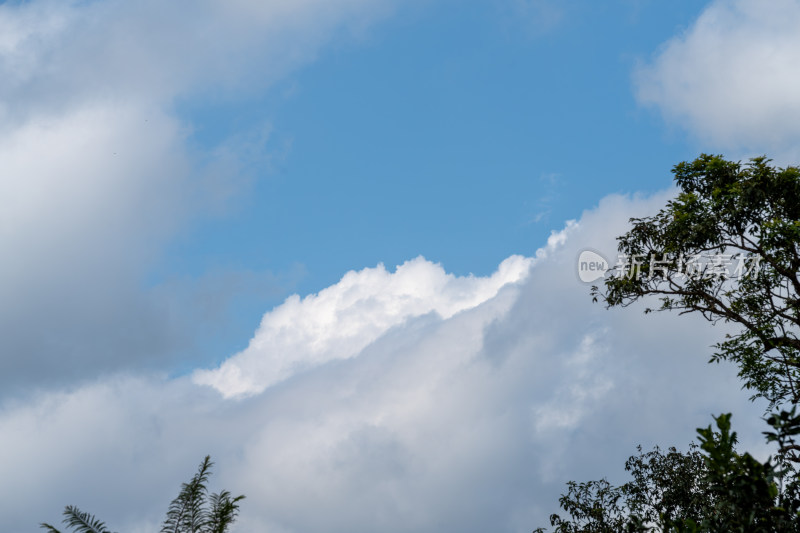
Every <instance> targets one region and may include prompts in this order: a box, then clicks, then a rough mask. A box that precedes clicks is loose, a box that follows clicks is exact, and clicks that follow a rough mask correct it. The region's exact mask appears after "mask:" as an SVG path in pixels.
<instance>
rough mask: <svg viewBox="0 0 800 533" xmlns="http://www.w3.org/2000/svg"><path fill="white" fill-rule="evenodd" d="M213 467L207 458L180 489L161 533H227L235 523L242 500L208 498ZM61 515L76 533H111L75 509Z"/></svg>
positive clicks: (217, 495)
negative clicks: (209, 480) (208, 485)
mask: <svg viewBox="0 0 800 533" xmlns="http://www.w3.org/2000/svg"><path fill="white" fill-rule="evenodd" d="M213 465H214V463H212V462H211V457H209V456H206V458H205V459H203V462H202V463H200V467H199V468H198V470H197V473H196V474H195V475H194V476H193V477H192V479H191V480H189V482H188V483H184V484H183V485H181V491H180V493H179V494H178V496H177V497H176V498H175V499H174V500H172V503H170V505H169V510H168V511H167V517H166V519H165V520H164V523H163V525H162V527H161V533H226V532H227V531H228V529H229V528H230V526H231V525H232V524H233V523H234V522H235V521H236V517H237V516H238V514H239V502H240V501H241V500H243V499H244V496H236V497H233V496H231V493H230V492H228V491H227V490H223V491H220V492H218V493H215V494H211V495H209V494H208V489H207V488H206V484H207V483H208V477H209V476H210V475H211V467H212V466H213ZM63 514H64V520H63V523H64V524H66V526H67V527H70V528H72V529H73V531H75V532H76V533H111V531H110V530H109V529H108V528H107V527H106V526H105V524H104V523H103V522H100V521H99V520H98V519H97V518H95V517H94V516H93V515H90V514H89V513H85V512H82V511H81V510H80V509H78V508H77V507H74V506H71V505H68V506H67V507H66V508H65V509H64V513H63ZM40 526H41V527H42V528H43V529H46V530H47V531H49V532H50V533H60V531H59V530H58V529H56V528H55V527H53V526H52V525H50V524H46V523H43V524H40Z"/></svg>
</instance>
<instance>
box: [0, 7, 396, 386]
mask: <svg viewBox="0 0 800 533" xmlns="http://www.w3.org/2000/svg"><path fill="white" fill-rule="evenodd" d="M389 9H390V6H388V5H386V4H381V5H378V4H377V3H373V2H367V1H360V0H341V1H313V0H302V1H292V2H267V3H264V2H252V1H247V0H234V1H229V0H226V1H225V2H221V1H215V0H202V1H199V2H158V1H154V0H144V1H141V2H135V3H130V2H123V1H119V0H109V1H104V2H83V1H69V2H61V1H51V0H39V1H35V2H6V3H3V4H2V5H0V80H2V83H0V161H2V180H0V255H2V257H3V261H2V262H0V298H2V301H4V302H14V305H13V306H11V305H6V306H4V307H3V309H2V310H0V352H2V353H3V354H4V355H5V356H4V357H3V358H2V359H1V360H0V386H1V387H2V389H3V390H4V393H6V394H7V393H9V392H10V391H12V390H17V389H19V390H25V389H26V388H27V387H29V386H30V385H31V384H34V383H35V384H36V385H37V386H48V385H52V384H63V383H70V382H75V380H80V379H86V378H87V377H89V378H91V377H93V376H96V375H99V374H103V373H106V372H110V371H115V370H118V369H120V368H123V367H127V368H139V369H142V368H164V367H168V366H169V365H170V364H172V363H174V360H173V359H170V357H171V355H170V354H172V353H173V352H174V351H175V350H177V349H178V348H179V347H181V346H186V343H187V336H188V332H187V330H186V327H185V326H186V325H185V324H183V323H182V321H183V318H181V316H178V315H180V313H177V314H176V313H175V312H174V309H173V307H174V306H175V302H174V301H173V299H172V298H171V297H170V296H169V295H165V294H164V291H163V290H161V291H147V290H142V286H143V285H146V282H145V278H146V276H147V274H148V273H149V272H150V269H151V268H152V267H153V265H154V264H155V262H156V261H157V260H158V258H159V257H160V254H161V253H162V252H163V250H164V248H165V246H166V245H167V244H168V243H169V242H170V241H171V240H172V239H173V238H174V237H175V236H176V234H178V232H180V231H181V230H182V229H183V228H185V227H186V226H187V224H188V223H189V222H191V221H194V220H196V219H197V218H198V217H205V216H209V215H210V214H212V213H214V212H217V211H219V208H220V205H219V204H220V202H221V200H220V198H226V197H229V196H231V193H232V194H234V195H235V194H236V193H237V192H238V191H242V190H243V189H244V188H245V187H246V179H245V178H246V176H245V175H244V173H243V171H242V167H243V166H246V164H247V161H248V158H249V157H263V155H264V154H263V152H264V150H265V148H264V146H263V145H259V146H256V147H255V151H256V152H257V153H253V146H252V144H251V143H250V141H249V140H248V139H232V140H229V141H227V142H224V143H223V146H221V147H220V149H219V150H217V151H213V150H212V151H211V152H210V155H209V153H206V154H198V153H197V152H196V151H195V149H194V148H192V143H191V133H192V125H191V124H190V123H188V122H186V120H185V119H183V118H182V117H181V116H180V115H179V114H178V112H177V111H176V109H177V108H178V106H177V103H178V102H181V101H187V100H191V99H192V98H195V97H198V95H202V94H208V93H213V94H215V95H216V97H217V98H221V99H224V98H226V97H232V96H233V95H239V96H241V95H242V94H247V93H248V92H250V93H253V94H257V93H258V92H259V91H262V90H264V89H265V88H267V87H269V85H270V84H271V83H272V82H274V81H275V80H277V79H279V78H280V77H281V76H284V75H285V74H286V73H287V72H289V71H290V70H292V69H294V68H297V67H298V66H300V65H302V64H304V63H306V62H308V61H311V60H313V58H314V56H315V54H316V53H317V52H318V50H319V48H320V47H321V46H324V45H325V44H326V43H328V42H330V41H331V40H333V39H336V38H338V36H340V35H345V34H348V35H349V34H354V33H358V32H361V31H363V28H365V27H366V26H367V25H368V24H369V23H370V22H372V21H374V20H377V19H379V18H380V17H382V16H383V15H384V14H386V13H387V12H388V10H389ZM183 311H184V312H185V313H188V312H189V311H188V310H186V309H184V310H183Z"/></svg>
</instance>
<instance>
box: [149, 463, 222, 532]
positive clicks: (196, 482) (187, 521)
mask: <svg viewBox="0 0 800 533" xmlns="http://www.w3.org/2000/svg"><path fill="white" fill-rule="evenodd" d="M212 466H214V463H213V462H211V456H209V455H206V458H205V459H203V462H202V463H200V467H199V468H198V469H197V473H196V474H195V475H194V477H193V478H192V479H191V480H190V481H189V482H188V483H184V484H182V485H181V492H180V493H179V494H178V496H177V497H176V498H175V499H174V500H172V503H170V505H169V510H168V511H167V517H166V519H165V520H164V524H163V525H162V526H161V533H199V532H200V531H201V528H202V527H203V523H204V516H203V506H204V505H205V500H206V495H207V494H208V489H207V488H206V483H207V482H208V476H209V475H210V474H211V467H212Z"/></svg>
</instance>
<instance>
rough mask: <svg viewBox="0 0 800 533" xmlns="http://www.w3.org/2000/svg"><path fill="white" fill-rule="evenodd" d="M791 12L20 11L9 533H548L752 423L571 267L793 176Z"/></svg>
mask: <svg viewBox="0 0 800 533" xmlns="http://www.w3.org/2000/svg"><path fill="white" fill-rule="evenodd" d="M799 24H800V2H796V1H788V0H776V1H774V2H769V3H764V2H756V1H754V0H750V1H746V0H731V1H721V0H717V1H712V2H707V3H701V2H689V1H674V2H669V3H665V2H656V1H652V0H651V1H647V0H619V1H614V2H602V3H601V2H591V1H588V0H586V1H580V0H564V1H560V2H556V1H555V0H495V1H489V0H474V1H473V0H468V1H460V2H456V1H454V0H407V1H405V2H399V1H391V0H386V1H371V0H292V1H286V0H271V1H261V2H256V1H254V0H225V1H220V0H198V1H194V2H183V1H175V2H158V1H156V0H142V1H140V2H135V3H132V2H123V1H121V0H89V1H83V0H82V1H77V0H75V1H63V0H62V1H55V0H28V1H6V2H0V250H1V251H2V253H1V254H0V257H1V258H2V262H0V301H2V303H3V305H2V306H0V480H2V481H0V516H3V517H4V526H3V527H4V531H10V532H23V531H31V530H34V529H36V528H37V525H38V524H39V522H42V521H47V522H50V523H57V522H59V520H60V513H61V510H62V509H63V507H64V506H65V505H77V506H78V507H80V508H81V509H83V510H86V511H89V512H91V513H93V514H96V515H97V516H98V517H99V518H101V519H102V520H104V521H105V522H106V523H107V524H108V525H109V526H110V527H111V528H112V529H113V530H119V531H127V532H131V533H139V532H141V533H144V532H145V531H155V530H158V528H159V524H160V522H161V520H162V519H163V516H164V512H165V511H166V508H167V505H168V503H169V501H170V500H171V499H172V498H173V497H174V496H175V495H176V494H177V491H178V489H179V486H180V483H181V482H183V481H186V480H187V479H188V478H189V477H190V476H191V474H192V473H193V472H194V471H195V469H196V467H197V465H198V464H199V463H200V461H201V460H202V458H203V457H204V456H205V455H207V454H210V455H211V456H212V459H213V460H214V461H215V463H216V465H215V471H214V476H213V478H212V489H214V490H218V489H219V488H226V489H229V490H231V491H232V492H233V493H235V494H240V493H244V494H245V495H246V496H247V499H246V500H244V501H243V502H242V508H241V516H240V519H239V521H238V522H237V525H236V527H235V528H234V531H238V532H244V531H264V532H276V533H299V532H311V531H319V532H345V531H347V532H350V533H353V532H373V531H386V532H394V531H396V532H401V531H415V532H428V531H430V532H432V531H442V530H444V531H451V530H452V531H468V532H469V531H475V532H483V531H498V532H522V531H530V530H532V529H533V528H535V527H537V526H544V525H547V517H548V516H549V515H550V514H551V513H552V512H554V511H556V510H557V507H558V496H559V494H560V493H561V492H562V491H563V490H564V484H565V483H566V481H568V480H571V479H575V480H586V479H594V478H599V477H604V476H605V477H608V478H609V479H610V480H612V481H621V480H622V479H624V471H623V465H624V461H625V459H626V458H627V457H628V456H629V455H631V454H633V453H634V452H635V447H636V445H637V444H642V445H643V446H644V447H645V448H648V447H650V446H653V445H655V444H659V445H661V446H669V445H676V446H678V447H683V448H684V449H685V447H686V446H687V445H688V443H689V442H690V441H691V439H692V438H693V436H694V431H695V428H697V427H699V426H706V425H708V424H709V423H710V422H711V415H712V414H716V413H721V412H733V413H734V426H735V428H736V429H738V430H739V432H740V436H741V438H742V443H743V445H744V446H746V447H748V449H752V450H754V451H755V452H756V453H759V452H762V453H766V452H765V451H764V450H763V447H762V448H759V447H760V446H762V444H761V435H760V431H761V430H762V429H763V428H762V425H763V423H762V422H761V421H760V420H759V416H760V415H761V414H762V412H763V408H764V406H763V405H761V404H754V403H750V402H748V394H747V392H746V391H742V390H740V383H739V381H738V380H737V379H736V369H735V368H732V367H730V366H728V365H724V364H723V365H713V366H711V365H708V364H707V360H708V357H709V355H710V353H711V349H710V346H711V345H712V344H713V343H714V342H716V341H718V340H719V339H720V338H721V337H722V335H723V333H724V329H723V327H722V326H717V327H711V326H710V325H709V324H706V323H704V322H702V321H700V320H699V318H698V317H689V316H682V317H679V316H674V315H663V314H656V315H655V316H653V315H647V316H644V315H643V313H641V311H642V309H643V308H642V307H636V306H634V307H632V308H628V309H614V310H605V309H604V308H603V307H602V306H601V305H599V304H594V303H592V301H591V297H590V294H589V286H588V284H586V283H582V282H581V281H580V279H579V278H578V275H577V271H576V258H577V256H578V254H579V253H580V251H581V250H584V249H586V248H591V249H593V250H597V251H600V252H602V253H603V254H606V256H607V257H609V256H612V254H614V253H615V250H616V246H615V237H617V236H619V235H621V234H623V233H624V232H625V231H626V229H627V227H628V220H629V219H630V218H631V217H640V216H646V215H648V214H654V213H655V212H656V211H657V210H658V209H659V208H660V207H662V206H663V205H664V204H665V203H666V202H667V201H668V200H669V199H670V198H671V197H672V196H673V195H674V194H675V189H674V188H673V185H672V180H671V173H670V170H671V168H672V167H673V166H674V165H675V164H677V163H679V162H680V161H684V160H691V159H693V158H694V157H696V156H698V155H699V154H700V153H718V154H723V155H725V156H726V157H728V158H731V159H736V160H746V159H747V158H749V157H753V156H757V155H763V154H766V155H768V156H769V157H771V158H772V159H773V160H774V161H775V162H776V164H780V165H787V164H794V163H796V162H797V161H798V160H799V159H800V153H798V148H797V146H800V144H798V140H800V93H798V91H797V90H796V87H797V85H798V82H800V79H798V77H800V69H798V65H799V64H800V33H799V32H797V31H796V28H797V27H798V25H799Z"/></svg>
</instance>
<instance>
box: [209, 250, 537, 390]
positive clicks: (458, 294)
mask: <svg viewBox="0 0 800 533" xmlns="http://www.w3.org/2000/svg"><path fill="white" fill-rule="evenodd" d="M530 263H531V260H530V259H526V258H524V257H521V256H512V257H509V258H508V259H506V260H505V261H503V263H501V264H500V267H499V268H498V270H497V272H495V273H494V274H493V275H492V276H490V277H488V278H481V277H475V276H469V277H455V276H453V275H452V274H447V273H446V272H445V271H444V269H443V268H442V267H441V265H436V264H433V263H431V262H429V261H426V260H425V259H424V258H422V257H419V258H417V259H415V260H413V261H408V262H406V263H404V264H402V265H400V266H398V267H397V270H396V271H395V272H394V273H390V272H388V271H387V270H386V268H385V267H384V266H383V265H379V266H378V267H376V268H365V269H364V270H362V271H360V272H354V271H351V272H348V273H347V274H345V276H344V277H343V278H342V279H341V281H340V282H339V283H337V284H336V285H334V286H332V287H329V288H327V289H325V290H323V291H321V292H320V293H319V294H313V295H309V296H306V297H305V298H303V299H302V300H301V299H300V297H299V296H298V295H294V296H292V297H291V298H289V299H288V300H287V301H286V302H285V303H284V304H283V305H281V306H280V307H278V308H276V309H275V310H273V311H270V312H269V313H267V314H266V315H264V318H263V319H262V320H261V326H260V327H259V329H258V331H257V332H256V334H255V336H254V337H253V339H252V340H251V341H250V345H249V346H248V347H247V349H245V350H244V351H242V352H241V353H239V354H237V355H236V356H234V357H232V358H230V359H228V360H227V361H225V363H223V364H222V366H221V367H220V368H219V369H216V370H213V371H198V372H196V373H195V376H194V381H195V383H198V384H203V385H211V386H212V387H214V388H216V389H217V390H219V391H220V392H221V393H222V394H223V395H224V396H225V397H232V396H241V395H246V394H255V393H259V392H261V391H263V390H264V389H265V388H266V387H268V386H270V385H272V384H274V383H277V382H279V381H282V380H284V379H286V378H287V377H289V376H291V375H292V374H294V373H296V372H298V371H302V370H305V369H308V368H312V367H315V366H318V365H321V364H324V363H326V362H328V361H333V360H337V359H347V358H350V357H354V356H355V355H357V354H358V353H359V352H360V351H361V350H363V349H364V348H365V347H366V346H367V345H368V344H370V343H371V342H373V341H375V340H376V339H377V338H378V337H380V336H381V335H383V334H385V333H386V332H387V331H388V330H389V329H391V328H392V327H395V326H398V325H401V324H403V323H405V322H407V321H408V320H409V319H412V318H416V317H420V316H422V315H426V314H428V313H435V314H437V315H439V316H441V317H442V318H450V317H451V316H453V315H454V314H456V313H458V312H460V311H463V310H465V309H471V308H473V307H475V306H477V305H479V304H481V303H483V302H485V301H486V300H488V299H489V298H492V297H493V296H495V295H496V294H497V291H498V290H499V289H500V288H501V287H503V286H504V285H506V284H508V283H513V282H516V281H519V280H520V279H522V278H523V276H524V275H525V274H526V273H527V270H528V268H529V266H530Z"/></svg>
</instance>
